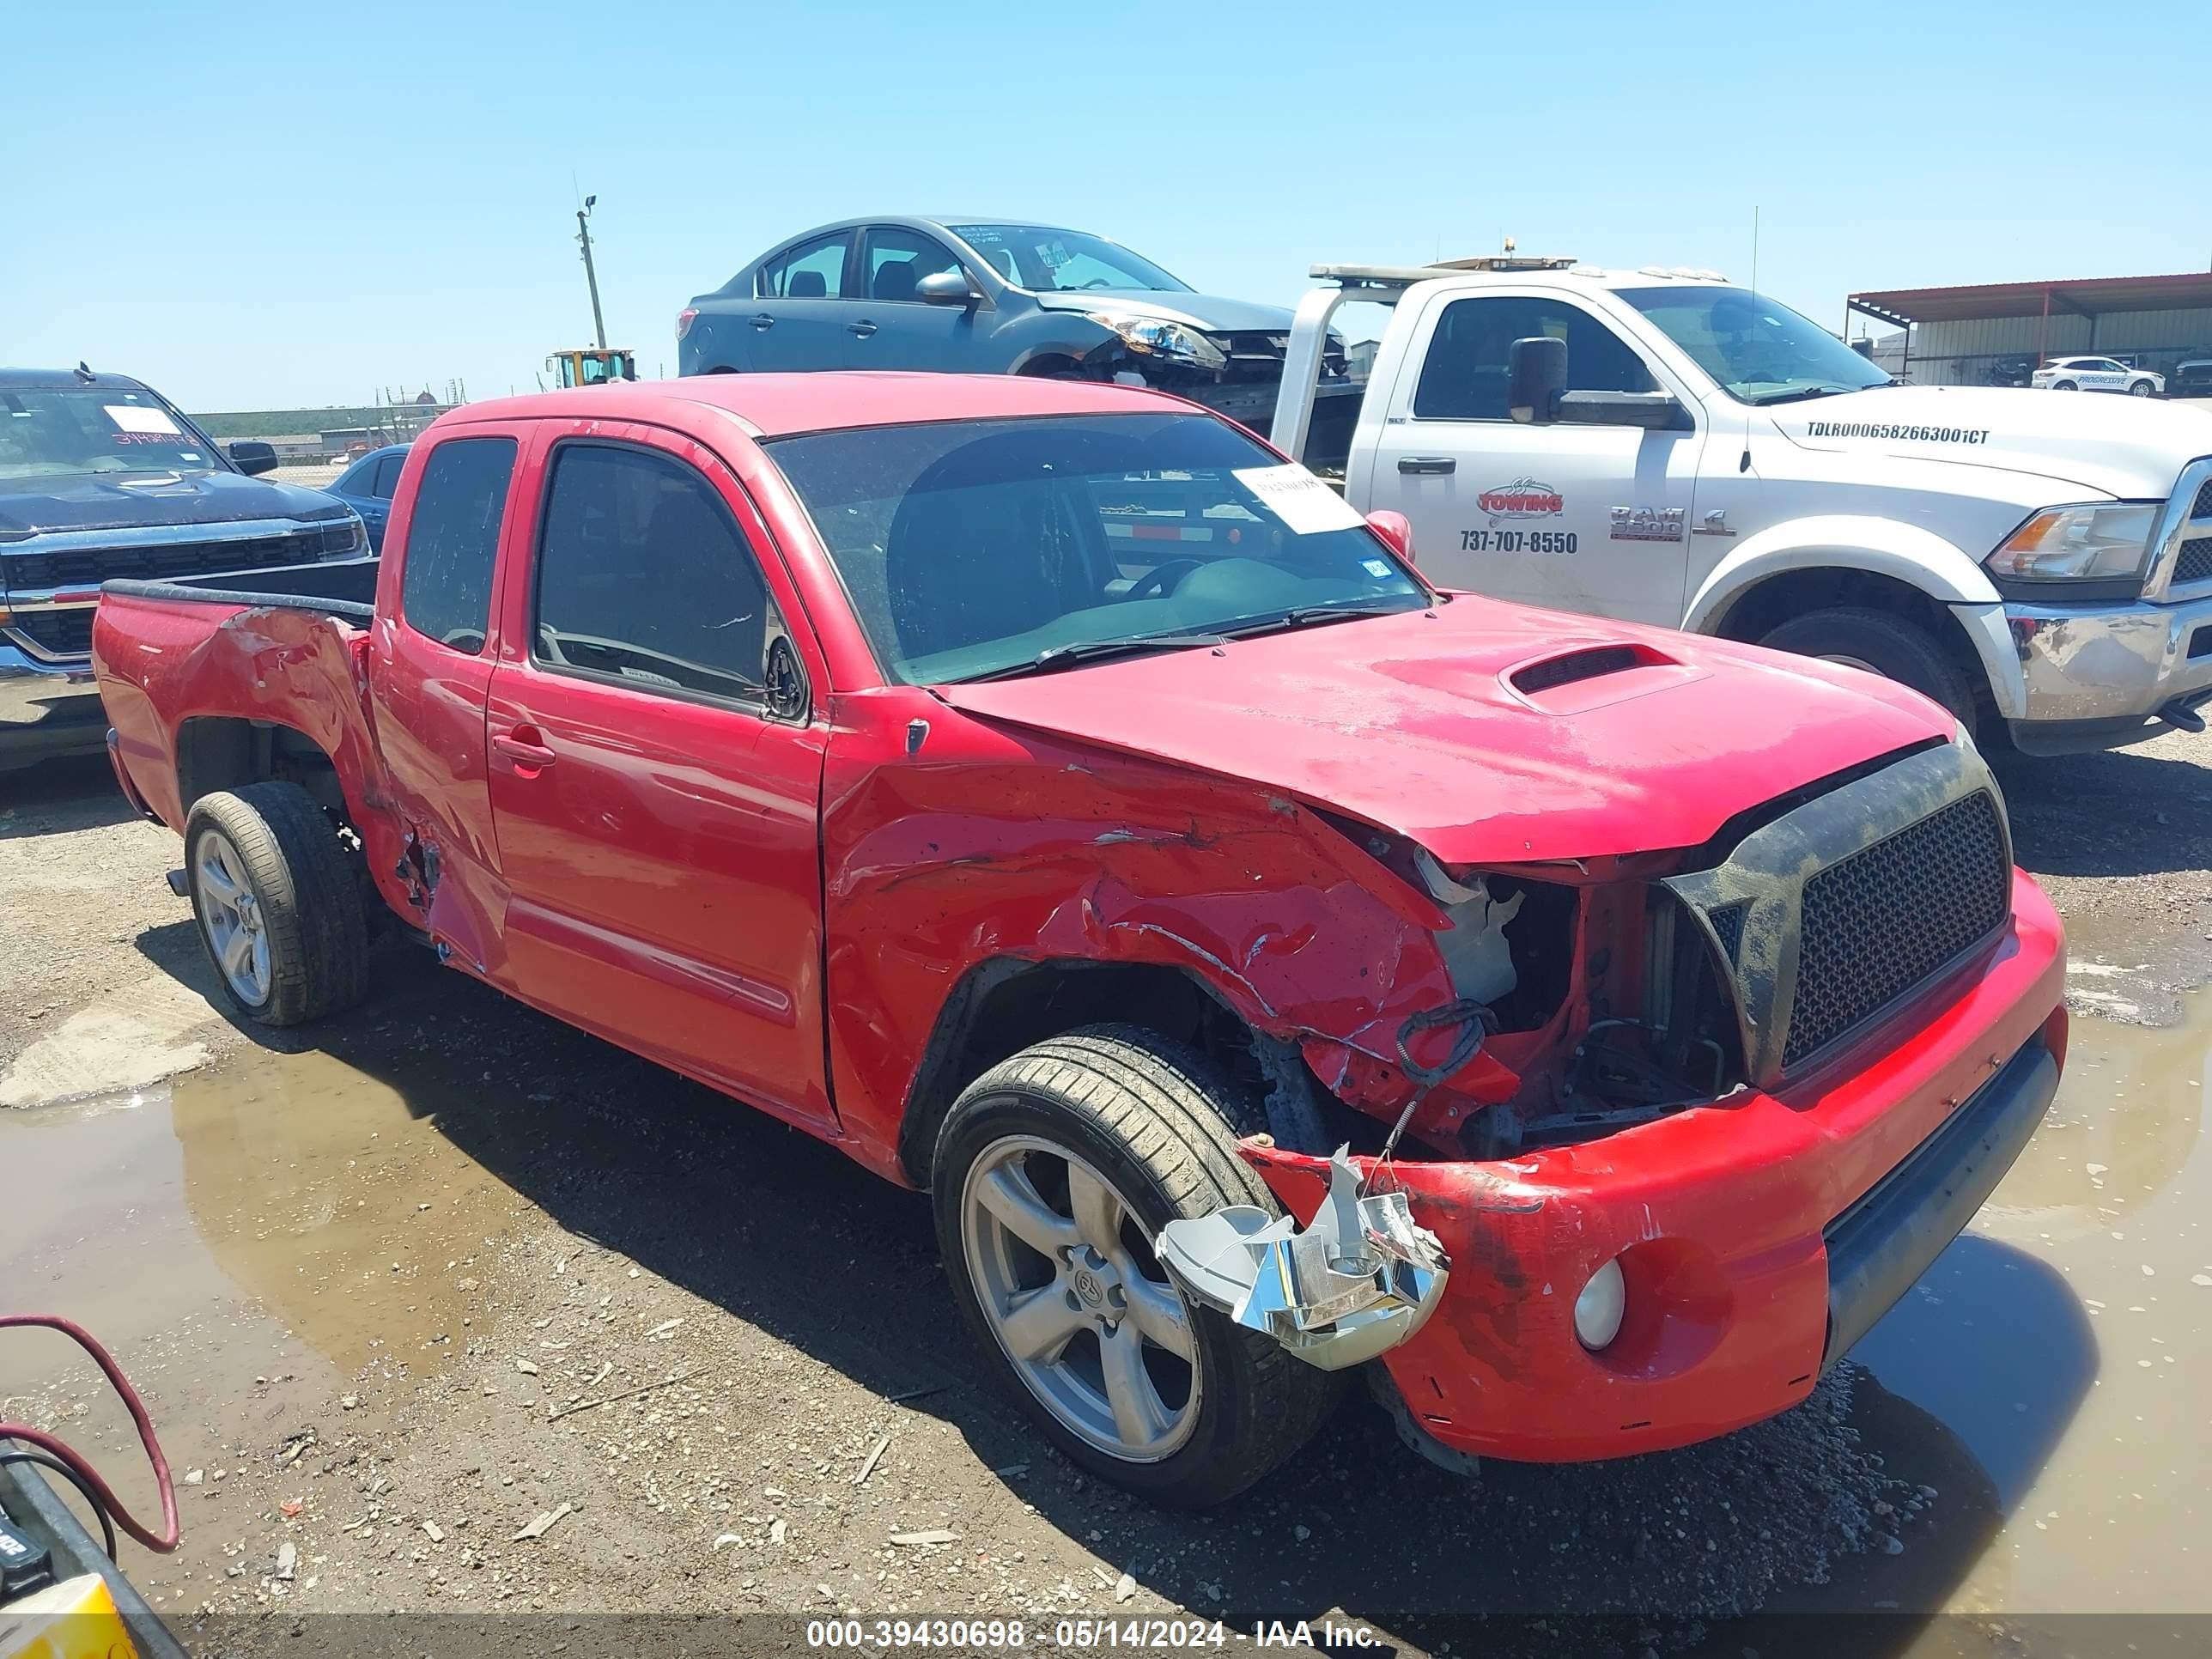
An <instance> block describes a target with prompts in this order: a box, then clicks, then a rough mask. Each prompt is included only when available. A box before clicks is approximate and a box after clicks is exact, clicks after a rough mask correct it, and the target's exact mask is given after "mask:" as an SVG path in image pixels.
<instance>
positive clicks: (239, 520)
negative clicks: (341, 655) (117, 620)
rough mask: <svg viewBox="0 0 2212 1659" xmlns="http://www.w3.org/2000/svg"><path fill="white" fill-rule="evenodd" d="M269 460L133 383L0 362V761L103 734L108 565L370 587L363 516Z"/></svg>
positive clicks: (295, 584) (90, 745) (2, 765)
mask: <svg viewBox="0 0 2212 1659" xmlns="http://www.w3.org/2000/svg"><path fill="white" fill-rule="evenodd" d="M275 465H276V452H275V451H274V450H273V449H271V448H270V447H269V446H268V445H267V444H257V443H238V444H233V445H231V446H230V447H229V448H228V450H225V449H223V448H221V447H218V446H216V444H215V443H214V442H212V441H210V439H209V438H208V436H207V435H206V434H205V433H204V432H202V431H201V430H200V429H199V428H197V426H195V425H193V424H192V422H191V418H190V417H189V416H185V415H184V414H182V413H181V412H179V410H178V409H177V408H176V406H175V405H174V404H171V403H170V402H169V401H168V400H167V398H163V397H162V396H161V393H160V392H155V390H154V389H153V388H152V387H150V386H146V385H144V384H143V383H142V382H140V381H137V380H130V379H127V378H125V376H122V375H119V374H93V373H92V372H91V371H90V370H89V369H87V368H83V367H82V366H80V367H79V368H76V370H74V371H71V370H68V369H58V370H57V369H22V368H0V772H4V771H7V770H9V769H12V768H15V767H19V766H24V765H27V764H29V763H31V762H33V761H37V760H42V759H45V758H46V757H48V756H51V755H64V754H74V753H77V752H80V751H96V750H99V748H100V744H101V742H102V740H103V738H104V735H105V733H106V729H107V720H106V715H105V714H102V713H101V710H100V693H99V690H98V688H97V687H95V686H94V684H93V678H92V656H91V652H92V613H93V608H94V605H96V604H97V603H98V602H99V599H100V584H101V583H102V582H104V581H106V580H108V579H110V578H111V577H126V578H136V579H137V580H160V581H179V580H182V581H188V582H197V581H203V580H207V579H210V578H212V579H214V585H215V586H239V585H240V584H239V583H238V582H237V581H236V580H233V579H234V578H236V577H238V576H240V575H242V574H248V573H251V574H252V576H253V578H254V579H255V580H257V581H263V580H265V579H267V578H269V577H272V576H276V575H278V574H280V573H281V575H282V577H283V580H280V581H278V582H277V583H276V586H282V587H283V588H285V589H286V590H287V591H290V592H313V593H318V594H323V593H327V594H328V595H329V596H331V597H333V598H342V597H345V596H346V595H348V594H349V593H351V592H356V591H357V590H358V591H364V592H365V591H366V590H367V588H368V586H370V581H369V580H364V575H363V573H362V572H361V571H359V570H356V569H355V568H353V567H356V566H359V565H362V564H367V563H371V562H373V556H372V555H371V554H370V552H369V549H368V537H367V534H366V532H364V531H363V530H362V522H361V520H360V518H359V516H358V515H357V514H356V513H354V511H353V509H352V508H350V507H347V506H346V505H345V504H344V503H343V502H342V501H337V500H334V499H333V498H332V497H331V496H329V495H324V494H323V493H322V492H321V491H320V490H316V489H301V488H300V487H298V486H297V485H294V484H283V483H274V482H272V481H270V480H267V479H264V478H261V477H257V476H255V475H257V474H259V473H263V472H266V471H269V470H270V468H272V467H274V466H275Z"/></svg>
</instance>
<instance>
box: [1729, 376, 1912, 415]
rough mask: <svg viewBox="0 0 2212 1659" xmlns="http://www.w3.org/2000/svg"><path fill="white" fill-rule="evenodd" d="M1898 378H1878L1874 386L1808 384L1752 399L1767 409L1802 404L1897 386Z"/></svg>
mask: <svg viewBox="0 0 2212 1659" xmlns="http://www.w3.org/2000/svg"><path fill="white" fill-rule="evenodd" d="M1896 385H1899V382H1898V381H1896V380H1876V381H1875V383H1874V385H1873V386H1800V387H1799V388H1798V389H1797V390H1796V391H1795V392H1768V393H1767V394H1766V395H1765V397H1763V398H1752V399H1751V403H1752V404H1753V406H1754V407H1756V408H1759V409H1765V407H1767V405H1769V404H1802V403H1803V402H1804V401H1805V400H1806V399H1808V398H1839V397H1841V396H1842V395H1843V394H1844V393H1845V392H1873V391H1875V390H1877V389H1879V388H1880V387H1882V386H1896Z"/></svg>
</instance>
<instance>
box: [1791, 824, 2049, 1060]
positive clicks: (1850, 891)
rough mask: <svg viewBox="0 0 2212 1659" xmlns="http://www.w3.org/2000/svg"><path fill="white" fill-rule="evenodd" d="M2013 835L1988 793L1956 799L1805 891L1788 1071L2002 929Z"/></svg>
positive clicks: (2008, 895)
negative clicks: (2006, 835)
mask: <svg viewBox="0 0 2212 1659" xmlns="http://www.w3.org/2000/svg"><path fill="white" fill-rule="evenodd" d="M2011 901H2012V872H2010V870H2009V869H2008V868H2007V867H2006V862H2005V838H2004V828H2003V825H2002V823H2000V822H1999V820H1998V817H1997V805H1996V800H1995V799H1993V798H1992V797H1991V796H1990V794H1989V793H1988V792H1987V791H1981V792H1978V793H1974V794H1972V795H1969V796H1967V797H1966V799H1963V800H1956V801H1954V802H1952V803H1951V805H1948V806H1946V807H1942V808H1941V809H1939V810H1938V811H1935V812H1932V813H1930V814H1929V816H1928V817H1924V818H1923V819H1921V820H1920V821H1919V822H1918V823H1914V824H1911V825H1909V826H1907V827H1906V828H1905V829H1900V830H1899V831H1898V832H1897V833H1896V834H1895V835H1893V836H1887V838H1885V839H1883V840H1881V841H1879V842H1875V844H1874V845H1873V846H1871V847H1869V848H1863V849H1862V850H1861V851H1859V852H1857V853H1854V854H1851V855H1850V857H1848V858H1845V859H1843V860H1839V861H1838V862H1837V863H1835V864H1832V865H1831V866H1828V867H1827V868H1826V869H1825V870H1822V871H1820V872H1818V873H1817V874H1815V875H1814V876H1813V877H1812V878H1810V879H1808V881H1807V882H1806V884H1805V900H1804V910H1803V920H1802V934H1801V936H1800V944H1799V946H1798V957H1797V988H1796V995H1795V997H1794V999H1793V1000H1792V1002H1791V1005H1790V1034H1789V1036H1788V1037H1787V1039H1786V1040H1785V1041H1784V1044H1783V1049H1782V1064H1783V1066H1784V1068H1785V1069H1787V1068H1788V1067H1789V1066H1793V1065H1795V1064H1796V1063H1797V1062H1798V1061H1800V1060H1804V1059H1805V1058H1807V1057H1808V1056H1809V1055H1811V1054H1816V1053H1818V1052H1819V1051H1820V1049H1822V1048H1826V1047H1827V1046H1828V1044H1830V1043H1831V1042H1834V1041H1836V1040H1837V1039H1838V1037H1841V1036H1844V1034H1845V1033H1847V1032H1849V1031H1850V1030H1852V1029H1854V1028H1855V1027H1857V1026H1858V1025H1859V1024H1863V1022H1864V1021H1866V1020H1868V1019H1869V1018H1873V1017H1874V1016H1875V1014H1878V1013H1880V1012H1881V1011H1882V1010H1883V1009H1885V1008H1887V1006H1889V1005H1890V1004H1891V1003H1893V1002H1894V1001H1895V1000H1897V999H1898V998H1899V997H1900V996H1902V995H1904V994H1905V993H1906V992H1907V991H1910V990H1911V989H1912V988H1913V987H1915V986H1917V985H1918V984H1920V983H1922V982H1923V981H1925V980H1926V979H1928V978H1929V976H1930V975H1934V974H1935V973H1936V972H1937V971H1938V970H1939V969H1942V968H1944V967H1945V966H1947V965H1948V963H1951V962H1952V961H1954V959H1956V958H1957V957H1959V956H1960V954H1962V953H1963V952H1964V951H1966V950H1968V949H1969V948H1970V947H1972V945H1975V944H1977V943H1978V942H1979V941H1980V940H1982V939H1986V938H1988V937H1989V935H1990V934H1991V933H1994V932H1996V929H1997V928H1998V927H2000V926H2002V924H2003V921H2004V920H2005V917H2006V915H2007V914H2008V912H2009V910H2010V908H2011Z"/></svg>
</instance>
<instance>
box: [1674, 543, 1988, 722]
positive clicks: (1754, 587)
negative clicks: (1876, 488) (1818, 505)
mask: <svg viewBox="0 0 2212 1659" xmlns="http://www.w3.org/2000/svg"><path fill="white" fill-rule="evenodd" d="M1835 605H1863V606H1866V607H1868V608H1869V609H1874V610H1880V611H1893V612H1898V613H1899V614H1902V615H1905V616H1908V617H1914V618H1916V619H1917V620H1919V621H1920V622H1921V623H1923V625H1924V626H1925V627H1926V628H1927V629H1928V630H1929V633H1930V634H1931V635H1933V636H1934V638H1935V639H1936V641H1937V642H1938V644H1939V645H1941V646H1942V648H1943V649H1944V651H1945V652H1946V653H1948V654H1949V655H1950V656H1951V657H1952V659H1953V660H1954V664H1955V665H1956V666H1957V667H1958V668H1959V669H1960V671H1962V672H1964V673H1966V675H1967V676H1968V678H1969V682H1970V684H1972V685H1973V686H1974V688H1975V690H1976V693H1977V696H1978V697H1979V696H1986V697H1988V698H1989V699H1990V702H1991V704H1992V705H1993V706H1994V707H1995V708H1996V709H1997V710H1998V712H2000V713H2007V714H2008V713H2014V712H2016V711H2015V710H2012V709H2009V708H2006V706H2005V703H2006V696H2005V691H2006V688H2007V687H2008V685H2009V684H2010V683H2011V681H2012V680H2013V679H2014V678H2017V676H2018V672H2019V665H2018V663H2017V662H2016V661H2015V660H2014V659H2013V656H2012V654H2011V640H2010V636H2009V635H2008V632H2007V630H2006V628H2005V625H2004V604H2003V600H2002V598H2001V597H2000V596H1999V594H1998V592H1997V591H1996V586H1995V584H1993V583H1992V582H1991V581H1990V579H1989V575H1988V574H1987V573H1986V572H1985V571H1984V570H1983V569H1982V568H1981V567H1980V565H1978V563H1976V562H1974V561H1973V560H1972V558H1970V557H1969V556H1967V555H1966V553H1965V551H1964V550H1961V549H1960V547H1959V546H1958V545H1957V544H1955V543H1953V542H1950V541H1947V540H1946V539H1944V538H1942V537H1941V536H1938V535H1936V533H1935V532H1933V531H1929V530H1923V529H1922V528H1920V527H1919V526H1917V525H1908V524H1901V523H1899V522H1897V521H1896V520H1887V519H1862V518H1832V519H1814V520H1802V521H1799V522H1797V523H1795V524H1791V525H1784V526H1778V527H1777V528H1776V529H1775V530H1772V531H1768V532H1762V533H1761V534H1759V535H1756V536H1753V537H1751V538H1748V539H1747V540H1746V541H1745V543H1744V544H1743V545H1742V546H1741V547H1737V548H1734V549H1731V550H1730V551H1729V556H1727V557H1726V558H1724V559H1723V560H1722V561H1721V562H1720V563H1719V564H1718V565H1717V566H1716V567H1714V568H1713V570H1712V571H1711V574H1708V575H1707V576H1706V577H1705V580H1704V581H1703V582H1702V583H1701V584H1700V585H1699V588H1698V590H1697V592H1696V594H1695V595H1694V596H1693V597H1692V599H1691V600H1690V603H1689V605H1688V606H1687V608H1686V612H1685V614H1684V616H1683V618H1682V626H1683V628H1684V629H1686V630H1687V631H1689V632H1691V633H1694V634H1711V635H1717V636H1718V637H1720V638H1722V639H1729V640H1742V641H1747V642H1754V643H1755V642H1756V641H1758V640H1759V639H1760V638H1762V637H1763V636H1764V635H1766V634H1767V633H1768V632H1770V631H1771V629H1773V628H1775V627H1776V626H1777V625H1778V623H1781V622H1782V621H1783V620H1784V619H1785V618H1786V617H1791V616H1797V615H1802V614H1803V613H1804V612H1805V611H1808V610H1820V609H1826V608H1828V607H1831V606H1835Z"/></svg>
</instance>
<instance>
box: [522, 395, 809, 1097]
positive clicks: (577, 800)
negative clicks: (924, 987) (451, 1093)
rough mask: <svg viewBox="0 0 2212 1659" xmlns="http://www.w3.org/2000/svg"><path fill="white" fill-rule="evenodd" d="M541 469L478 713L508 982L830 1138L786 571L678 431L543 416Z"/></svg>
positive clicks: (755, 522) (752, 520)
mask: <svg viewBox="0 0 2212 1659" xmlns="http://www.w3.org/2000/svg"><path fill="white" fill-rule="evenodd" d="M538 454H539V460H538V465H536V466H535V467H534V469H533V471H534V473H535V475H536V476H537V477H538V478H539V479H540V480H541V483H540V484H539V488H538V498H537V524H536V527H535V532H534V534H533V535H532V538H531V542H530V546H529V549H528V561H527V565H526V568H518V570H517V572H516V574H515V575H514V577H513V580H511V581H510V583H509V586H508V591H507V592H506V593H505V594H503V595H502V609H501V617H502V624H501V655H500V661H499V664H498V666H497V668H496V669H495V671H494V673H493V675H492V684H491V693H490V702H489V746H490V750H491V759H490V777H491V805H492V816H493V820H494V823H495V828H496V831H497V836H498V842H499V852H500V858H501V865H502V866H503V869H504V872H505V874H506V878H507V885H508V888H509V890H510V896H509V898H508V901H507V913H506V926H505V930H504V931H505V934H506V941H507V951H508V955H509V957H510V960H511V962H512V964H513V979H514V986H515V988H516V990H517V991H518V993H519V994H520V995H522V996H523V997H525V998H526V1000H530V1001H532V1002H533V1003H536V1004H538V1006H541V1007H544V1008H545V1009H548V1010H549V1011H550V1012H554V1013H556V1014H559V1015H561V1016H562V1017H563V1018H567V1019H568V1020H570V1021H571V1022H573V1023H574V1024H578V1025H581V1026H583V1027H585V1028H586V1029H587V1030H597V1031H599V1032H602V1033H603V1034H605V1036H610V1037H611V1038H613V1039H614V1040H615V1041H617V1042H620V1043H621V1044H623V1046H624V1047H625V1048H633V1049H635V1050H637V1051H638V1052H640V1053H642V1054H647V1055H648V1056H649V1057H651V1058H653V1059H655V1060H661V1061H663V1062H664V1063H665V1064H668V1065H671V1066H675V1067H677V1068H678V1069H679V1070H682V1071H684V1072H687V1073H690V1074H691V1075H693V1076H695V1077H698V1078H701V1079H704V1080H706V1081H708V1082H710V1083H713V1084H715V1085H719V1086H720V1087H722V1088H724V1089H726V1090H728V1091H731V1092H732V1093H734V1094H737V1095H739V1096H741V1097H744V1098H745V1099H747V1100H749V1101H750V1102H752V1103H755V1104H757V1105H760V1106H762V1107H764V1108H766V1109H769V1110H772V1111H774V1112H775V1113H777V1114H778V1115H781V1116H784V1117H787V1118H789V1119H792V1120H793V1121H799V1122H802V1123H806V1124H810V1125H814V1126H817V1127H829V1125H831V1124H832V1123H833V1122H834V1118H833V1115H832V1112H831V1109H830V1105H829V1093H828V1079H827V1074H826V1071H825V1067H824V1061H823V993H822V887H821V864H820V851H819V846H820V841H819V837H820V829H819V823H820V807H821V789H822V763H823V750H824V748H825V746H826V742H827V735H828V726H827V722H826V720H822V719H817V718H816V716H815V714H814V712H813V708H812V704H811V696H810V693H809V691H808V689H807V688H808V687H809V686H810V685H822V684H824V683H825V682H824V679H823V675H822V674H821V672H820V671H819V669H818V663H819V658H818V655H817V653H816V648H815V647H814V643H813V641H812V640H811V636H807V635H805V634H804V633H803V628H802V625H801V624H799V623H797V622H796V621H795V619H796V618H797V617H799V614H800V612H799V607H798V605H796V603H795V601H794V599H793V594H792V592H791V591H790V588H789V585H788V580H787V576H786V574H785V573H784V571H783V569H782V566H781V560H780V559H779V558H778V556H776V554H775V549H774V548H773V546H772V544H770V542H769V537H768V532H767V529H766V526H764V524H763V522H762V520H761V519H760V517H759V515H758V513H757V512H756V511H755V510H754V508H753V506H752V504H751V502H750V500H749V499H748V498H747V497H746V495H744V490H743V489H742V488H741V487H740V486H739V485H738V482H737V480H736V478H735V477H733V476H732V474H731V473H730V471H729V470H728V469H727V467H726V466H725V465H723V464H722V462H721V461H720V459H717V458H716V457H715V456H714V455H713V454H712V453H709V452H708V451H707V450H705V449H704V448H702V447H700V446H699V445H697V444H696V443H693V442H691V441H689V440H687V439H684V438H681V437H679V436H678V435H674V434H671V433H669V432H666V431H664V430H662V429H660V428H653V427H647V426H642V425H631V424H624V423H619V422H590V423H588V424H586V423H583V422H577V423H574V424H573V425H572V424H571V423H568V422H561V423H552V422H548V423H545V424H544V428H543V435H542V437H541V439H540V447H539V452H538ZM771 686H774V687H775V688H776V689H775V690H770V687H771Z"/></svg>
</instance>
